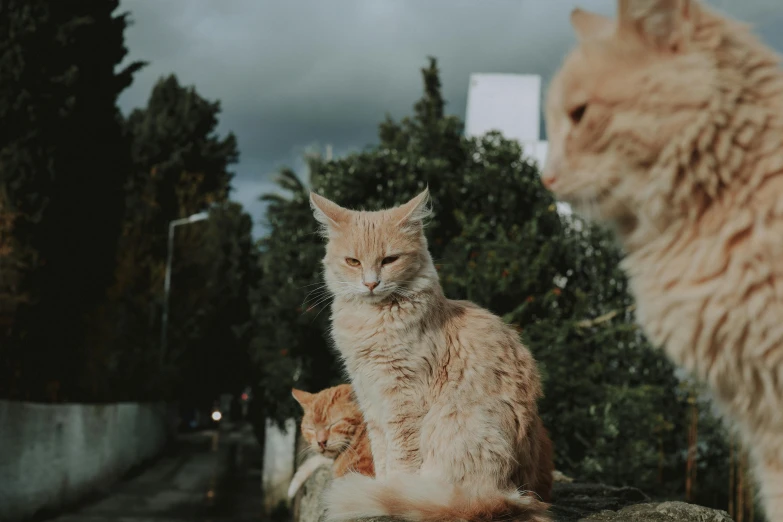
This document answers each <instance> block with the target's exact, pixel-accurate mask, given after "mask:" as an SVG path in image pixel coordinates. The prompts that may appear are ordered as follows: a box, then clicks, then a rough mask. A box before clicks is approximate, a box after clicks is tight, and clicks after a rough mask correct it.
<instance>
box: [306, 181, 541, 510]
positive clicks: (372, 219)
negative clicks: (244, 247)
mask: <svg viewBox="0 0 783 522" xmlns="http://www.w3.org/2000/svg"><path fill="white" fill-rule="evenodd" d="M427 201H428V192H427V191H426V190H425V191H424V192H422V193H421V194H420V195H419V196H417V197H416V198H414V199H413V200H411V201H410V202H408V203H406V204H405V205H402V206H400V207H396V208H393V209H389V210H383V211H378V212H358V211H351V210H347V209H344V208H342V207H340V206H338V205H337V204H335V203H332V202H331V201H329V200H327V199H325V198H323V197H321V196H318V195H316V194H312V195H311V203H312V206H313V209H314V213H315V217H316V219H317V220H318V221H319V222H320V223H321V225H322V226H323V231H324V233H325V235H326V236H327V238H328V242H327V246H326V257H325V258H324V267H325V270H324V273H325V279H326V283H327V286H328V288H329V289H330V291H331V292H332V293H333V294H334V301H333V304H332V335H333V337H334V341H335V343H336V346H337V348H338V350H339V351H340V353H341V355H342V358H343V359H344V361H345V365H346V368H347V370H348V373H349V375H350V377H351V380H352V383H353V387H354V390H355V392H356V397H357V399H358V402H359V405H360V407H361V409H362V413H363V414H364V418H365V420H366V422H367V426H368V432H369V436H370V444H371V447H372V454H373V457H374V461H375V471H376V474H377V477H378V478H377V479H371V478H368V477H362V476H359V475H356V474H349V475H347V476H346V477H344V478H342V479H339V480H337V481H335V483H334V484H333V487H332V488H331V489H330V491H329V492H328V493H327V495H326V501H327V508H328V517H329V519H331V520H348V519H354V518H361V517H374V516H398V517H401V518H404V519H407V520H417V521H433V522H434V521H445V520H465V521H473V520H483V521H489V520H501V519H502V520H509V521H511V520H517V521H545V520H549V517H548V516H547V514H546V512H547V505H546V504H545V503H544V502H542V501H540V500H539V498H538V497H537V496H536V494H537V495H538V496H539V497H540V498H543V499H544V500H548V499H549V496H550V492H551V487H552V455H551V447H550V443H549V439H548V438H546V439H544V438H543V437H542V434H545V433H546V432H545V430H544V429H543V426H542V423H541V419H540V418H539V416H538V406H537V400H538V398H539V397H540V396H541V384H540V380H539V374H538V369H537V367H536V363H535V360H534V359H533V357H532V355H531V354H530V352H529V351H528V350H527V349H526V348H525V347H524V346H523V345H522V344H521V342H520V341H519V336H518V334H517V333H516V332H515V331H514V330H513V329H512V328H511V327H510V326H508V325H506V324H504V323H503V322H502V321H501V319H500V318H498V317H497V316H494V315H492V314H491V313H490V312H488V311H486V310H483V309H481V308H479V307H478V306H476V305H474V304H473V303H469V302H465V301H451V300H449V299H447V298H446V297H445V296H444V295H443V291H442V289H441V286H440V283H439V282H438V275H437V272H436V271H435V267H434V265H433V263H432V258H431V257H430V254H429V251H428V249H427V240H426V238H425V236H424V231H423V221H424V219H425V217H426V216H427V214H428V206H427ZM518 488H524V489H525V490H529V491H532V492H533V493H527V492H525V491H519V490H518Z"/></svg>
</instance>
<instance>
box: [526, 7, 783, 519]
mask: <svg viewBox="0 0 783 522" xmlns="http://www.w3.org/2000/svg"><path fill="white" fill-rule="evenodd" d="M618 5H619V17H618V19H617V20H612V19H608V18H605V17H603V16H600V15H596V14H591V13H588V12H586V11H582V10H575V11H574V12H573V14H572V16H571V21H572V24H573V26H574V28H575V30H576V33H577V35H578V38H579V44H578V46H577V47H576V49H575V50H574V51H573V52H572V53H571V54H570V55H569V56H568V57H567V58H566V60H565V62H564V64H563V66H562V68H561V70H560V71H559V72H558V73H557V75H556V76H555V78H554V79H553V80H552V83H551V86H550V88H549V93H548V97H547V103H546V120H547V128H548V135H549V140H550V141H549V152H548V154H549V157H548V158H547V162H546V166H545V169H544V174H543V176H542V179H543V181H544V183H545V184H546V185H547V186H549V187H550V189H551V190H552V191H553V192H554V193H555V194H556V195H557V196H558V197H559V198H560V199H563V200H565V201H568V202H570V203H571V204H572V205H573V206H574V208H575V209H576V210H577V211H583V212H585V213H587V214H590V215H592V216H593V217H595V218H597V219H599V220H601V221H604V222H606V223H609V224H611V225H613V226H614V227H615V228H616V229H617V233H618V236H619V239H620V241H621V242H622V245H623V247H624V248H625V251H626V253H627V257H626V258H625V260H624V261H623V266H624V268H625V270H626V272H627V273H628V276H629V279H630V283H631V288H632V291H633V293H634V295H635V296H636V299H637V302H638V312H637V317H638V320H639V322H640V324H641V325H642V326H643V328H644V331H645V332H646V334H647V336H648V337H649V338H650V340H651V341H652V342H653V343H655V344H657V345H662V346H663V347H664V349H665V350H666V353H667V354H668V355H669V356H670V357H671V359H672V360H674V361H675V362H676V363H677V364H679V365H680V366H683V367H684V368H686V369H688V370H690V371H691V372H693V373H694V374H695V375H696V376H698V377H699V378H700V379H702V380H704V381H705V382H706V383H708V384H709V386H710V388H711V390H712V393H713V395H714V397H715V399H716V402H717V403H718V405H719V406H720V407H721V408H722V409H723V410H724V412H725V413H726V415H727V416H728V417H729V418H730V419H731V420H732V421H733V423H734V425H736V426H737V428H738V429H739V431H740V434H741V435H742V438H743V440H744V442H745V445H746V447H747V449H748V450H749V451H750V452H751V454H752V457H753V464H754V469H755V473H756V477H757V479H758V482H759V486H760V490H761V491H760V492H761V498H762V501H763V504H764V506H765V509H766V512H767V516H768V517H769V519H770V520H772V521H778V522H779V521H783V71H781V68H780V65H779V62H780V59H779V57H778V56H777V55H776V54H775V53H774V52H772V51H771V50H770V49H768V48H767V47H765V46H764V45H762V44H761V43H760V42H759V41H758V40H757V39H756V38H755V37H754V36H753V35H752V33H751V32H750V31H749V30H748V28H747V27H746V26H745V25H742V24H740V23H737V22H735V21H733V20H730V19H728V18H726V17H724V16H721V15H719V14H717V13H715V12H713V11H712V10H711V9H709V8H708V7H707V6H706V5H704V4H702V3H699V2H696V1H692V0H619V1H618Z"/></svg>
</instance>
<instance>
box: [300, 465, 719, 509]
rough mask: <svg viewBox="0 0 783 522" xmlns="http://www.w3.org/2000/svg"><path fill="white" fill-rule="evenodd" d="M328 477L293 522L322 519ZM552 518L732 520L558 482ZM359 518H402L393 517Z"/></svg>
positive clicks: (309, 487)
mask: <svg viewBox="0 0 783 522" xmlns="http://www.w3.org/2000/svg"><path fill="white" fill-rule="evenodd" d="M330 481H331V470H329V468H326V467H322V468H320V469H319V470H317V471H316V472H315V473H313V475H312V476H311V477H310V479H309V480H308V481H307V482H305V484H304V486H302V489H301V491H300V492H299V494H298V495H297V498H296V500H295V502H294V521H295V522H323V520H324V512H323V509H322V507H321V505H320V500H321V495H322V493H323V491H324V489H325V488H326V486H327V485H328V484H329V482H330ZM551 513H552V519H553V522H732V521H731V518H729V515H728V513H726V512H724V511H717V510H714V509H708V508H704V507H701V506H696V505H693V504H686V503H684V502H662V503H651V502H650V499H649V497H647V495H645V494H644V493H642V492H641V491H639V490H638V489H636V488H615V487H611V486H604V485H602V484H579V483H558V484H555V489H554V491H553V505H552V509H551ZM362 522H401V521H400V520H399V519H392V518H373V519H365V520H363V521H362Z"/></svg>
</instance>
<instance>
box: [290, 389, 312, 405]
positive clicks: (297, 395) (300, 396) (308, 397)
mask: <svg viewBox="0 0 783 522" xmlns="http://www.w3.org/2000/svg"><path fill="white" fill-rule="evenodd" d="M291 395H293V396H294V399H296V402H298V403H299V404H300V405H301V406H302V407H303V408H304V407H306V406H307V405H308V404H310V403H311V402H313V394H312V393H307V392H306V391H302V390H297V389H296V388H294V389H292V390H291Z"/></svg>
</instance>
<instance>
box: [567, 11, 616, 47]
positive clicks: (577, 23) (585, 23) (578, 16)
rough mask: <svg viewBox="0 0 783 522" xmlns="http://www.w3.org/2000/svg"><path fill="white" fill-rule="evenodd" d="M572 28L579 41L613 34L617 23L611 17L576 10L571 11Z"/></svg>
mask: <svg viewBox="0 0 783 522" xmlns="http://www.w3.org/2000/svg"><path fill="white" fill-rule="evenodd" d="M571 26H573V28H574V32H575V33H576V37H577V38H578V39H579V40H590V39H591V38H596V37H599V36H603V35H606V34H611V33H612V31H613V30H614V29H615V28H616V27H617V23H616V22H615V21H614V20H612V19H611V18H609V17H606V16H603V15H600V14H598V13H592V12H590V11H585V10H584V9H580V8H578V7H577V8H576V9H574V10H573V11H571Z"/></svg>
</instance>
